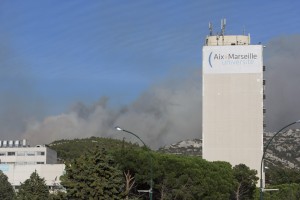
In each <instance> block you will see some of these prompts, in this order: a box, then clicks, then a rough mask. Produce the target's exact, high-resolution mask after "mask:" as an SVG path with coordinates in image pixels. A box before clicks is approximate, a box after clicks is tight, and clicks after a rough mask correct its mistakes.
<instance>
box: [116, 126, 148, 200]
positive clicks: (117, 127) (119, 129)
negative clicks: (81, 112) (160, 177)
mask: <svg viewBox="0 0 300 200" xmlns="http://www.w3.org/2000/svg"><path fill="white" fill-rule="evenodd" d="M115 129H116V130H117V131H123V132H126V133H129V134H131V135H133V136H135V137H136V138H137V139H139V140H140V141H141V142H142V143H143V145H144V147H146V148H148V147H147V145H146V144H145V142H144V141H143V140H142V139H141V138H140V137H139V136H138V135H136V134H134V133H133V132H130V131H127V130H125V129H122V128H120V127H119V126H116V127H115ZM150 170H151V172H150V189H149V190H147V191H146V192H149V197H150V200H152V195H153V190H152V187H153V180H152V172H153V171H152V170H153V166H152V157H151V156H150Z"/></svg>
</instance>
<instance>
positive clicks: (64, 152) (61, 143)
mask: <svg viewBox="0 0 300 200" xmlns="http://www.w3.org/2000/svg"><path fill="white" fill-rule="evenodd" d="M48 146H49V147H50V148H51V149H53V150H55V151H56V152H57V157H58V159H59V162H63V161H67V160H70V159H73V158H77V157H79V156H80V155H82V154H84V153H87V152H88V151H91V150H93V149H94V148H95V147H97V146H100V147H103V148H105V149H106V150H107V151H111V150H113V149H117V148H121V147H128V146H130V147H138V146H137V145H136V144H132V143H129V142H125V141H122V140H117V139H111V138H100V137H90V138H84V139H74V140H57V141H54V142H52V143H50V144H48Z"/></svg>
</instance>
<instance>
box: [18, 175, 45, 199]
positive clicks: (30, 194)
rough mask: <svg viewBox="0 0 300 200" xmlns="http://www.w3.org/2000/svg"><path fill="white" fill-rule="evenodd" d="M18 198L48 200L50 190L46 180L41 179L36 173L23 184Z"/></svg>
mask: <svg viewBox="0 0 300 200" xmlns="http://www.w3.org/2000/svg"><path fill="white" fill-rule="evenodd" d="M17 197H18V199H20V200H39V199H48V198H49V189H48V186H47V185H46V183H45V179H44V178H41V177H40V176H39V175H38V173H37V172H36V171H34V172H33V173H32V174H31V175H30V178H29V179H27V180H26V181H25V182H24V183H21V185H20V188H19V191H18V194H17Z"/></svg>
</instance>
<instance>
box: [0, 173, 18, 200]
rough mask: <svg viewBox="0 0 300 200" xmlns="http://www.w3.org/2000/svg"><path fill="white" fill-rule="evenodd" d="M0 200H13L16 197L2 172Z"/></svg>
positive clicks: (0, 175)
mask: <svg viewBox="0 0 300 200" xmlns="http://www.w3.org/2000/svg"><path fill="white" fill-rule="evenodd" d="M0 183H1V184H0V199H2V200H11V199H13V198H14V196H15V192H14V189H13V187H12V185H11V184H10V183H9V182H8V178H7V176H6V175H5V174H4V173H3V172H2V171H1V170H0Z"/></svg>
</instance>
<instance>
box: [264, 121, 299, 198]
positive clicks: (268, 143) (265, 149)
mask: <svg viewBox="0 0 300 200" xmlns="http://www.w3.org/2000/svg"><path fill="white" fill-rule="evenodd" d="M296 123H300V120H297V121H295V122H293V123H290V124H288V125H286V126H284V127H283V128H282V129H280V130H279V131H277V133H275V134H274V135H273V136H272V137H271V139H270V140H269V141H268V142H267V145H266V147H265V148H264V149H263V155H262V158H261V161H260V200H263V198H264V197H263V191H264V188H263V180H262V172H263V162H264V159H265V155H266V152H267V149H268V147H269V145H270V143H271V142H272V140H273V139H274V138H275V137H276V136H277V135H278V134H279V133H280V132H281V131H283V130H284V129H286V128H287V127H289V126H292V125H294V124H296Z"/></svg>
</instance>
